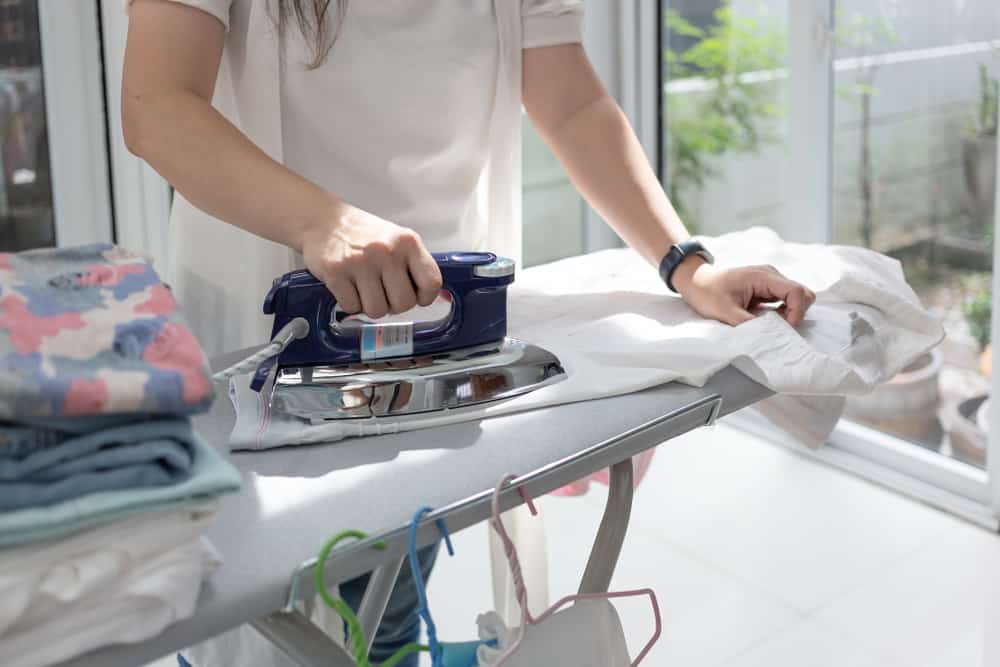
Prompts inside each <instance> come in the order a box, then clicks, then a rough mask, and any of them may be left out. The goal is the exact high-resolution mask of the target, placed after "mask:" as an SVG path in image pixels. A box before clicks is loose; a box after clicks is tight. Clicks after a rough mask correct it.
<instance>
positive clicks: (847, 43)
mask: <svg viewBox="0 0 1000 667" xmlns="http://www.w3.org/2000/svg"><path fill="white" fill-rule="evenodd" d="M834 37H835V39H836V43H837V46H838V47H840V48H843V49H847V50H849V51H850V52H851V53H852V55H854V56H856V57H857V58H858V62H860V63H861V65H860V66H859V67H857V68H856V69H855V74H854V81H853V82H852V83H849V84H846V85H841V86H838V87H837V93H838V94H839V95H840V96H841V97H842V98H844V99H846V100H848V101H853V102H856V103H857V104H858V105H859V112H860V115H861V131H860V132H859V133H858V136H859V138H860V144H861V145H860V146H859V149H858V181H857V182H858V197H859V199H860V201H861V225H860V228H859V230H858V231H859V233H860V236H861V242H862V243H863V244H864V246H865V247H866V248H871V247H872V241H873V237H874V235H875V221H874V206H875V185H876V176H875V168H874V165H873V163H872V98H873V97H874V96H875V93H876V88H875V80H876V78H877V77H878V72H879V67H880V64H879V61H878V59H877V58H869V57H868V56H869V54H871V52H872V51H875V50H876V49H878V48H879V47H881V46H884V45H889V44H895V43H896V42H898V41H899V38H898V36H897V34H896V32H895V31H894V30H893V28H892V26H891V25H890V24H889V22H888V21H886V20H885V19H884V18H870V17H867V16H865V15H863V14H861V13H859V12H850V13H844V12H838V15H837V30H836V33H835V35H834Z"/></svg>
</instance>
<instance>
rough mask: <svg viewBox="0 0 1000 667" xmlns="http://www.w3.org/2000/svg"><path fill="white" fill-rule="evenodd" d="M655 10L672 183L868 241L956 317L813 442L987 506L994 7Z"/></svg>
mask: <svg viewBox="0 0 1000 667" xmlns="http://www.w3.org/2000/svg"><path fill="white" fill-rule="evenodd" d="M661 15H662V28H661V29H662V31H663V32H662V35H663V39H662V43H663V67H662V70H663V73H664V79H665V80H664V81H663V111H664V119H665V120H664V128H663V132H664V142H665V145H666V146H667V149H666V164H665V170H664V183H665V185H666V187H668V189H669V190H670V192H671V194H672V195H673V197H674V199H675V203H677V204H679V205H680V208H681V210H682V211H683V213H684V214H685V216H686V219H687V220H688V221H689V223H691V224H692V226H693V227H695V228H696V229H697V230H698V231H699V232H702V233H708V234H717V233H723V232H727V231H733V230H736V229H743V228H746V227H748V226H750V225H754V224H764V225H768V226H770V227H773V228H775V229H776V230H777V231H779V233H781V234H782V235H783V236H784V237H785V238H787V239H792V240H804V241H811V242H821V243H828V242H832V243H838V244H851V245H860V246H865V247H869V248H872V249H874V250H877V251H879V252H881V253H884V254H886V255H889V256H891V257H895V258H897V259H898V260H899V261H900V262H901V263H902V266H903V269H904V271H905V273H906V275H907V278H908V280H909V281H910V283H911V284H912V285H913V287H914V289H915V290H916V291H917V293H918V294H919V296H920V298H921V300H922V301H923V303H924V305H925V306H926V307H927V308H928V309H930V310H932V311H933V312H935V313H937V314H938V315H939V316H940V317H941V318H942V321H943V322H944V326H945V329H946V332H947V335H946V338H945V340H944V342H943V343H942V344H941V345H940V346H939V347H938V348H937V349H935V350H932V351H931V352H930V353H928V354H927V355H925V356H924V357H922V358H920V359H918V360H916V361H915V362H914V363H913V364H912V365H911V366H910V367H909V368H907V369H905V371H904V372H903V373H901V374H900V375H899V376H897V377H895V378H893V380H892V381H891V382H889V383H888V384H886V385H885V386H883V387H881V388H879V389H878V390H877V391H876V392H875V393H874V394H872V395H871V396H867V397H864V398H863V399H851V400H849V401H848V406H847V412H846V415H845V419H844V420H843V421H842V423H841V425H840V427H839V428H838V430H837V432H836V433H835V434H834V436H833V438H832V439H831V445H832V446H831V447H828V448H826V449H824V450H821V452H820V453H819V454H818V456H819V457H820V458H824V459H825V460H827V461H829V462H831V463H833V464H836V465H839V466H842V467H845V468H849V469H851V470H853V471H855V472H860V473H862V474H865V475H867V476H869V477H873V478H876V479H878V480H879V481H880V482H883V483H886V484H889V485H892V486H895V487H897V488H900V489H901V490H904V491H906V492H909V493H913V494H915V495H920V496H921V497H923V498H925V499H929V500H931V501H932V502H935V503H937V504H941V505H946V506H948V507H949V508H950V509H953V510H955V511H962V512H965V513H969V514H976V513H979V514H980V515H981V514H982V513H984V512H986V511H987V509H986V508H987V507H988V506H989V505H990V504H991V494H990V486H989V477H988V474H987V471H986V468H987V464H988V458H989V457H988V456H987V452H988V450H989V448H990V442H989V440H990V435H989V423H990V414H991V412H990V410H991V407H990V406H991V404H992V401H990V394H991V377H992V368H993V365H992V360H991V359H992V357H991V353H992V330H993V327H991V314H992V312H993V311H994V310H995V309H996V307H997V300H998V299H997V290H995V289H994V284H995V280H994V276H993V257H994V240H995V238H996V230H997V222H996V219H997V212H996V200H997V192H996V190H997V152H998V149H997V116H998V109H997V99H998V87H1000V84H998V79H1000V4H998V3H997V2H995V0H946V1H943V2H942V1H941V0H878V1H876V2H872V1H870V0H763V1H757V0H713V2H703V1H700V0H663V2H662V7H661ZM992 382H993V384H994V385H996V384H997V383H996V381H995V380H993V381H992ZM994 414H996V413H995V412H994ZM996 439H997V438H994V440H996ZM994 446H996V445H994ZM994 467H997V468H998V469H1000V466H996V465H995V466H994ZM994 506H995V508H996V509H997V510H1000V499H998V500H997V501H995V502H994ZM976 508H978V509H976ZM997 516H1000V514H998V515H997ZM978 518H982V517H981V516H979V517H978Z"/></svg>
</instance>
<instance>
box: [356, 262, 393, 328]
mask: <svg viewBox="0 0 1000 667" xmlns="http://www.w3.org/2000/svg"><path fill="white" fill-rule="evenodd" d="M373 268H374V267H372V268H368V267H366V268H364V269H362V270H360V271H359V272H358V274H357V275H356V276H355V279H354V280H355V285H356V286H357V288H358V293H359V294H360V295H361V308H362V310H363V311H364V313H365V315H367V316H368V317H371V318H372V319H376V320H377V319H378V318H380V317H385V316H386V315H388V314H389V302H388V300H387V299H386V296H385V288H384V287H383V285H382V275H381V274H380V273H379V272H378V271H375V270H373Z"/></svg>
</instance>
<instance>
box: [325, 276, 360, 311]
mask: <svg viewBox="0 0 1000 667" xmlns="http://www.w3.org/2000/svg"><path fill="white" fill-rule="evenodd" d="M326 288H327V289H328V290H330V292H331V293H333V298H334V299H336V300H337V305H338V306H340V309H341V310H342V311H344V312H345V313H349V314H352V315H353V314H354V313H359V312H361V297H360V296H358V290H357V289H356V288H355V287H354V282H353V281H352V280H350V279H349V278H347V277H345V276H343V275H333V276H330V277H329V278H327V280H326Z"/></svg>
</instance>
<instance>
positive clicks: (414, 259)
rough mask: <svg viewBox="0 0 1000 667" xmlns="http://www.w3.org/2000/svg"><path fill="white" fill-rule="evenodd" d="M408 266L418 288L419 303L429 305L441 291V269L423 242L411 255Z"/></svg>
mask: <svg viewBox="0 0 1000 667" xmlns="http://www.w3.org/2000/svg"><path fill="white" fill-rule="evenodd" d="M408 266H409V270H410V276H411V277H412V278H413V284H414V286H416V288H417V303H419V304H420V305H421V306H429V305H431V304H432V303H434V299H436V298H437V296H438V293H439V292H440V291H441V284H442V280H441V269H440V268H438V265H437V262H435V261H434V258H433V257H431V254H430V253H429V252H427V249H426V248H424V246H423V244H420V245H419V247H417V248H415V249H414V251H413V252H412V253H411V254H410V256H409V261H408Z"/></svg>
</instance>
